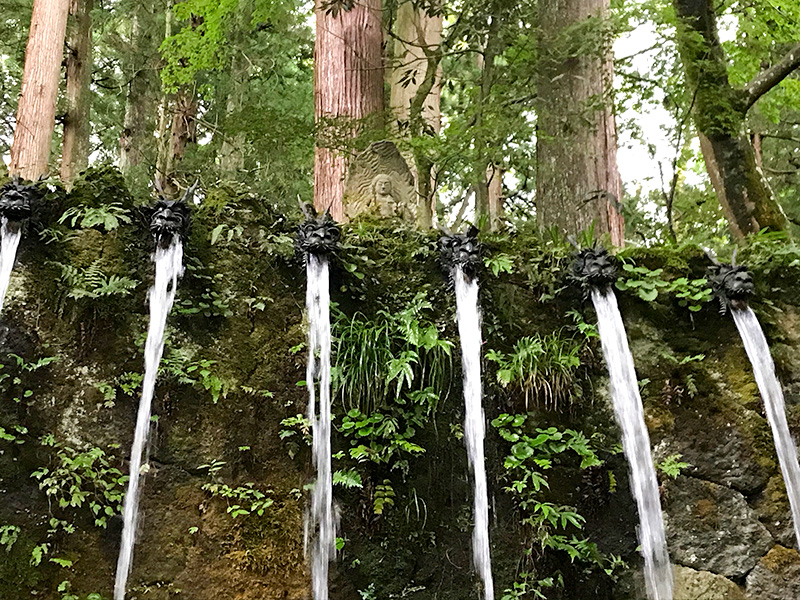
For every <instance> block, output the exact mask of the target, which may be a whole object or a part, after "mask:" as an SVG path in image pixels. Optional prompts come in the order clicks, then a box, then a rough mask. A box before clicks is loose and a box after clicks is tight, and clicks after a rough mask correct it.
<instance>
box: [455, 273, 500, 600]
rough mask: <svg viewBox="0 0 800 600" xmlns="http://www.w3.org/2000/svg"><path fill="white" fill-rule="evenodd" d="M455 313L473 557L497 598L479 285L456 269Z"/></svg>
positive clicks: (489, 595)
mask: <svg viewBox="0 0 800 600" xmlns="http://www.w3.org/2000/svg"><path fill="white" fill-rule="evenodd" d="M454 280H455V288H456V312H457V316H458V334H459V337H460V339H461V362H462V364H463V367H462V368H463V370H464V407H465V419H464V438H465V440H466V443H467V455H468V457H469V464H470V466H471V467H472V474H473V477H474V483H475V485H474V494H475V500H474V517H473V518H474V520H475V526H474V529H473V530H472V558H473V561H474V562H475V568H476V569H477V570H478V573H479V574H480V577H481V580H482V581H483V589H484V598H485V600H493V599H494V584H493V583H492V560H491V555H490V552H489V500H488V493H487V484H486V466H485V465H484V454H483V439H484V437H485V434H486V423H485V417H484V414H483V406H482V404H481V399H482V395H483V391H482V389H481V314H480V308H479V305H478V282H477V281H476V280H475V279H473V278H470V277H467V276H466V275H465V274H464V271H463V270H462V269H461V267H456V270H455V277H454Z"/></svg>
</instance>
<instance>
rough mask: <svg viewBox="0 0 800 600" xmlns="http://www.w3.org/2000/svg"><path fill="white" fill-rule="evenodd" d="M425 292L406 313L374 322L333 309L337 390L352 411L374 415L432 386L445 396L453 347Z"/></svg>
mask: <svg viewBox="0 0 800 600" xmlns="http://www.w3.org/2000/svg"><path fill="white" fill-rule="evenodd" d="M432 308H433V307H432V305H431V303H430V302H429V301H428V300H427V299H426V297H425V294H424V293H423V292H420V293H418V294H417V295H416V296H415V297H414V299H413V300H412V301H411V302H410V303H409V304H408V305H407V306H406V307H405V308H403V309H402V310H400V311H398V312H395V313H392V312H389V311H386V310H379V311H378V312H377V314H376V316H375V318H374V319H372V320H370V319H368V318H367V317H366V316H365V315H364V314H362V313H356V314H355V315H353V317H348V316H346V315H345V314H344V313H342V312H341V311H339V310H337V309H334V310H333V311H332V312H333V317H334V318H333V324H332V333H333V336H334V339H335V347H334V351H335V363H334V365H333V370H332V376H333V387H334V390H335V392H336V394H337V395H338V397H339V398H341V399H342V400H343V402H344V403H345V406H346V407H347V408H348V409H351V408H357V409H358V410H359V411H360V412H362V413H364V414H370V413H371V412H372V411H373V410H374V409H375V408H376V407H378V406H380V405H382V404H383V403H384V402H387V401H389V400H390V399H391V398H394V399H399V398H401V396H402V395H403V394H404V393H405V392H407V391H408V390H410V389H412V386H414V387H416V388H417V389H421V388H425V387H432V388H434V389H437V390H441V391H442V394H443V395H446V393H447V389H448V388H449V381H450V377H451V373H452V366H453V365H452V350H453V343H452V342H451V341H449V340H446V339H443V338H442V337H441V335H440V333H439V329H438V327H437V325H436V324H435V323H433V322H431V321H430V320H429V319H427V318H426V317H425V313H426V312H428V311H431V310H432Z"/></svg>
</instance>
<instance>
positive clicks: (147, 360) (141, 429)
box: [114, 236, 183, 600]
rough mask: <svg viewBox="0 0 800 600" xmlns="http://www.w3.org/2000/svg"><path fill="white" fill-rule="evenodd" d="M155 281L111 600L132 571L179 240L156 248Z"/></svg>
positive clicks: (179, 261) (178, 269)
mask: <svg viewBox="0 0 800 600" xmlns="http://www.w3.org/2000/svg"><path fill="white" fill-rule="evenodd" d="M153 260H154V262H155V263H156V280H155V283H154V284H153V287H151V288H150V327H149V329H148V330H147V342H146V343H145V351H144V383H143V385H142V399H141V401H140V402H139V414H138V416H137V417H136V432H135V433H134V436H133V447H132V448H131V464H130V480H129V481H128V491H127V493H126V494H125V504H124V506H123V511H122V516H123V522H124V526H123V530H122V544H121V546H120V549H119V560H118V561H117V579H116V582H115V583H114V600H123V599H124V598H125V586H126V584H127V581H128V575H129V574H130V570H131V562H132V559H133V545H134V542H135V538H136V525H137V521H138V517H139V514H138V513H139V494H140V484H141V468H142V457H143V454H144V450H145V447H146V445H147V438H148V433H149V431H150V407H151V404H152V401H153V392H154V391H155V387H156V375H157V374H158V365H159V363H160V362H161V354H162V353H163V351H164V328H165V327H166V325H167V315H168V314H169V311H170V309H171V308H172V303H173V301H174V300H175V292H176V290H177V287H178V277H180V276H181V274H182V273H183V245H182V243H181V241H180V239H179V237H178V236H175V237H173V239H172V244H171V245H170V246H169V248H167V249H164V248H160V247H157V248H156V251H155V256H154V257H153Z"/></svg>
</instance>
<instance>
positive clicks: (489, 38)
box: [472, 4, 501, 230]
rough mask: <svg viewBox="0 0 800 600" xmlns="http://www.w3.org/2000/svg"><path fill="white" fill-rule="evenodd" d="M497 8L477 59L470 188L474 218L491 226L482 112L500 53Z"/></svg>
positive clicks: (492, 14) (488, 165) (495, 5)
mask: <svg viewBox="0 0 800 600" xmlns="http://www.w3.org/2000/svg"><path fill="white" fill-rule="evenodd" d="M499 11H500V7H499V6H498V5H497V4H494V6H493V9H492V12H491V14H490V15H489V19H490V22H489V23H488V27H487V33H486V40H485V43H484V47H483V53H482V54H479V55H478V68H480V72H481V74H480V83H479V85H478V87H477V98H476V101H475V161H474V163H473V166H472V178H473V186H474V188H475V218H476V220H478V221H479V222H480V221H485V222H486V223H488V224H489V229H491V230H493V229H492V226H491V216H490V209H489V185H490V182H489V179H488V178H487V175H488V174H489V172H490V169H491V165H490V162H489V159H488V158H487V157H486V148H487V146H488V145H489V144H490V143H491V142H490V140H489V138H488V136H487V135H486V131H485V130H484V124H483V123H484V112H485V109H486V101H487V100H488V98H489V96H490V94H491V91H492V84H493V83H494V61H495V57H496V56H497V54H498V52H499V50H500V39H499V37H498V32H499V30H500V18H501V17H500V15H499Z"/></svg>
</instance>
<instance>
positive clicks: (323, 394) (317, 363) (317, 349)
mask: <svg viewBox="0 0 800 600" xmlns="http://www.w3.org/2000/svg"><path fill="white" fill-rule="evenodd" d="M306 256H307V259H306V274H307V279H308V283H307V286H308V287H307V290H306V309H307V310H308V366H307V368H306V386H307V387H308V418H309V420H310V421H311V431H312V436H313V443H312V452H313V456H314V465H315V466H316V469H317V481H316V483H315V484H314V490H313V492H312V494H311V516H310V518H311V523H310V533H311V534H312V535H314V536H315V537H314V540H313V543H312V549H311V556H312V564H311V579H312V589H313V592H314V600H327V599H328V563H329V562H330V561H331V560H333V559H334V558H335V557H336V540H335V538H336V523H335V520H334V513H333V482H332V479H331V317H330V290H329V275H328V259H327V258H325V257H324V256H318V255H315V254H307V255H306ZM317 380H318V383H319V399H317V392H316V387H315V385H316V382H317ZM317 400H319V404H317Z"/></svg>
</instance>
